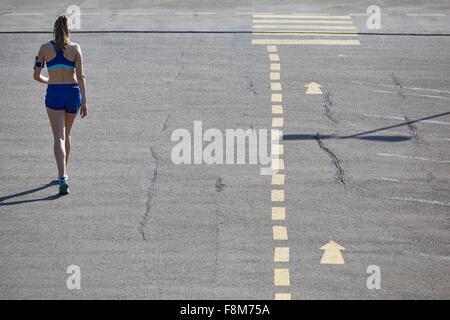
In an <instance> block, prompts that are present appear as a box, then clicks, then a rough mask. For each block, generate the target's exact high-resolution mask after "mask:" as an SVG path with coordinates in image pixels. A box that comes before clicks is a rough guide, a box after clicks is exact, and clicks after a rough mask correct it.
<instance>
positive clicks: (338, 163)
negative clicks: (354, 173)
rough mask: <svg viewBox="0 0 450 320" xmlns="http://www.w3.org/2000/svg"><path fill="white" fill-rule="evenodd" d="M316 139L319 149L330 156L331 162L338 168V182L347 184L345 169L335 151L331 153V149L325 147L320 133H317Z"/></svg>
mask: <svg viewBox="0 0 450 320" xmlns="http://www.w3.org/2000/svg"><path fill="white" fill-rule="evenodd" d="M314 139H315V140H316V141H317V144H318V145H319V147H320V148H321V149H322V150H323V151H325V152H326V153H327V154H328V155H329V156H330V158H331V162H332V163H333V165H334V166H335V167H336V180H337V181H338V182H340V183H342V184H345V181H344V169H342V167H341V160H339V159H338V157H337V156H336V155H335V154H334V153H333V151H331V150H330V149H328V148H327V147H325V146H324V144H323V142H322V141H321V140H320V134H319V133H317V134H316V135H315V136H314Z"/></svg>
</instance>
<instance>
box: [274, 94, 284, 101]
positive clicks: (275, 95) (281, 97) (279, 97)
mask: <svg viewBox="0 0 450 320" xmlns="http://www.w3.org/2000/svg"><path fill="white" fill-rule="evenodd" d="M282 101H283V95H282V94H281V93H272V102H282Z"/></svg>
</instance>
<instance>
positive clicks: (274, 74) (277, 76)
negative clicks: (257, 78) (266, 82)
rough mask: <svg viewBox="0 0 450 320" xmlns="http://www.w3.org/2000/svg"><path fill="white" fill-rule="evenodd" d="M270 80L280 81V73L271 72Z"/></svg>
mask: <svg viewBox="0 0 450 320" xmlns="http://www.w3.org/2000/svg"><path fill="white" fill-rule="evenodd" d="M270 80H280V73H279V72H271V73H270Z"/></svg>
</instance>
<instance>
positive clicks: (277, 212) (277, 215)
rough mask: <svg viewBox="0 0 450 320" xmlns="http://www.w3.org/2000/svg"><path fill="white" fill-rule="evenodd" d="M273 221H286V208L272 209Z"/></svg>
mask: <svg viewBox="0 0 450 320" xmlns="http://www.w3.org/2000/svg"><path fill="white" fill-rule="evenodd" d="M272 220H274V221H278V220H286V208H284V207H273V208H272ZM275 240H276V239H275Z"/></svg>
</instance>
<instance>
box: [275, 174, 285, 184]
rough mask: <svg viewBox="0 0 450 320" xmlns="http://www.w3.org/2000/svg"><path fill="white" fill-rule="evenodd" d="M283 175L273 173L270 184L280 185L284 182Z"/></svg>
mask: <svg viewBox="0 0 450 320" xmlns="http://www.w3.org/2000/svg"><path fill="white" fill-rule="evenodd" d="M285 180H286V179H285V176H284V174H274V175H272V185H275V186H282V185H284V183H285Z"/></svg>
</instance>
